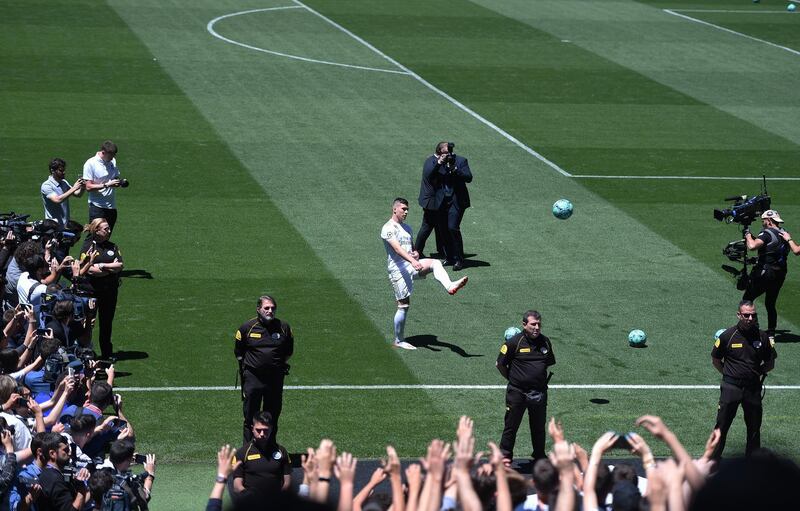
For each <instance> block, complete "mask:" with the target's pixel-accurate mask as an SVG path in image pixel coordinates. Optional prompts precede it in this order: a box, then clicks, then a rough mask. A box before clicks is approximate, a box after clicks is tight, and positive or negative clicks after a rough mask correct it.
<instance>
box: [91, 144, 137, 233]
mask: <svg viewBox="0 0 800 511" xmlns="http://www.w3.org/2000/svg"><path fill="white" fill-rule="evenodd" d="M116 156H117V144H115V143H114V142H112V141H110V140H106V141H105V142H103V144H102V145H101V146H100V150H99V151H98V152H97V154H95V155H94V156H93V157H91V158H89V159H88V160H86V163H85V164H84V165H83V179H84V180H85V181H86V184H85V186H86V189H87V190H88V191H89V221H90V222H91V221H92V220H94V219H96V218H104V219H106V221H108V226H109V234H110V232H111V231H112V230H113V229H114V225H115V224H116V223H117V201H116V197H115V188H118V187H120V186H122V187H123V188H124V187H125V186H127V183H128V181H127V180H125V179H120V176H119V169H118V168H117V159H116Z"/></svg>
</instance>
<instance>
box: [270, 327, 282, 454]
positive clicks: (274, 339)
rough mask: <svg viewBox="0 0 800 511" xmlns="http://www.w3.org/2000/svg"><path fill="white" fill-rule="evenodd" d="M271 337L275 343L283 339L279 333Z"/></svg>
mask: <svg viewBox="0 0 800 511" xmlns="http://www.w3.org/2000/svg"><path fill="white" fill-rule="evenodd" d="M271 337H272V340H273V341H277V340H278V339H280V338H281V334H279V333H278V332H275V333H274V334H272V336H271ZM275 459H276V460H277V459H278V458H275Z"/></svg>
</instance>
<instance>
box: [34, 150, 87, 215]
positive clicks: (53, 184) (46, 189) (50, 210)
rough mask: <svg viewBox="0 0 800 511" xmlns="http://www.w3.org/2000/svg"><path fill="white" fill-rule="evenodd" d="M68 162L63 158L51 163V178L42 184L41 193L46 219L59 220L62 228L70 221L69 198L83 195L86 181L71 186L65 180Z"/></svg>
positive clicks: (79, 181) (78, 181)
mask: <svg viewBox="0 0 800 511" xmlns="http://www.w3.org/2000/svg"><path fill="white" fill-rule="evenodd" d="M66 173H67V162H65V161H64V160H62V159H61V158H53V159H52V160H51V161H50V177H49V178H47V180H46V181H45V182H44V183H42V186H41V193H42V202H43V203H44V217H45V218H48V219H53V220H57V221H58V223H59V224H61V226H62V227H64V226H66V225H67V222H68V221H69V198H70V197H72V196H75V197H80V196H81V195H83V189H84V188H83V187H84V184H85V181H84V180H83V178H80V179H78V180H77V181H75V184H74V185H70V184H69V181H67V180H66V179H65V176H66Z"/></svg>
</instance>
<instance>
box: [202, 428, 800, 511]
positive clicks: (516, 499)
mask: <svg viewBox="0 0 800 511" xmlns="http://www.w3.org/2000/svg"><path fill="white" fill-rule="evenodd" d="M635 426H636V427H638V428H640V429H641V430H643V431H647V432H648V433H649V434H650V435H651V436H652V437H653V438H654V439H655V440H657V441H659V442H663V443H664V444H665V445H666V446H667V448H668V449H669V450H670V451H671V454H672V455H671V457H668V458H665V459H660V460H656V459H655V458H654V456H653V453H652V451H651V448H650V446H649V445H648V443H647V442H646V441H645V439H644V438H643V437H642V436H640V435H639V434H638V433H635V432H629V433H626V434H624V435H621V434H619V433H615V432H613V431H609V432H606V433H604V434H603V435H601V436H600V438H598V439H597V441H596V442H595V444H594V446H592V448H591V451H590V452H587V451H586V450H585V449H584V448H583V447H581V446H580V445H578V444H576V443H571V442H569V441H568V440H567V437H566V435H565V431H564V428H563V427H562V425H561V424H560V423H558V422H556V421H555V419H551V420H550V423H549V426H548V429H549V434H550V437H551V439H552V450H551V452H550V453H549V455H548V457H547V458H542V459H539V460H536V461H535V463H534V465H533V470H532V477H531V478H530V479H528V478H527V477H526V476H524V475H523V474H521V473H519V472H517V471H516V470H514V469H512V468H511V467H510V466H509V465H508V464H507V463H504V459H503V455H502V453H501V452H500V450H499V449H498V447H497V445H495V444H494V443H492V442H489V444H488V451H487V453H488V459H486V457H485V456H484V453H483V452H477V453H476V452H475V450H476V446H475V438H474V435H473V421H472V420H471V419H470V418H468V417H461V419H460V420H459V423H458V427H457V429H456V432H455V440H454V441H453V442H452V443H447V442H444V441H442V440H438V439H436V440H433V441H431V443H430V445H429V446H428V450H427V454H426V455H425V456H424V457H423V458H420V460H419V463H409V464H407V465H406V467H405V469H403V467H402V465H401V462H400V459H399V457H398V454H397V453H396V452H395V449H394V448H393V447H392V446H387V448H386V457H385V458H384V459H383V461H382V466H381V467H379V468H377V469H376V470H375V471H374V472H373V473H372V475H371V477H370V478H369V481H368V482H367V483H366V484H365V485H364V486H363V487H362V488H360V489H357V488H355V481H356V471H357V465H358V463H357V460H356V459H355V458H354V457H353V456H352V455H351V454H349V453H346V452H343V453H337V449H336V446H335V445H334V443H333V442H332V441H331V440H328V439H324V440H322V441H321V442H320V445H319V447H317V448H316V449H313V448H308V450H307V453H306V454H305V455H303V456H302V468H303V480H302V483H301V484H300V485H299V487H298V488H297V489H295V490H291V489H287V488H288V486H284V487H283V488H275V487H274V486H270V485H269V484H262V481H263V479H256V478H253V479H252V480H251V481H250V482H249V484H248V483H247V482H245V484H244V487H242V482H241V480H238V481H237V478H241V477H242V471H241V467H242V463H243V461H244V460H243V459H241V458H240V457H239V456H238V453H236V452H234V450H233V449H232V448H231V447H230V446H227V445H226V446H223V447H222V448H221V449H220V450H219V452H218V453H217V481H216V483H215V484H214V487H213V489H212V492H211V495H210V497H209V500H208V504H207V507H206V509H207V511H215V510H219V509H222V507H223V504H222V502H223V501H222V499H223V493H224V491H225V488H226V482H227V483H228V486H227V487H228V488H230V489H231V493H232V495H231V502H232V506H233V507H234V508H235V509H276V510H277V509H304V510H305V509H307V510H316V509H330V510H333V509H336V510H338V511H377V510H381V511H383V510H391V511H445V510H464V511H477V510H496V511H512V510H515V511H516V510H556V511H573V510H577V509H583V510H587V511H588V510H604V509H608V510H631V511H636V510H653V511H655V510H667V509H669V510H670V511H679V510H716V509H720V510H722V509H725V510H739V509H741V510H745V509H746V510H753V509H795V507H794V506H796V505H797V504H796V503H795V500H796V497H795V495H794V492H795V491H796V488H797V487H798V486H797V485H798V483H800V467H798V465H797V464H795V463H794V462H793V461H791V460H789V459H787V458H783V457H780V456H778V455H776V454H773V453H771V452H770V451H767V450H759V451H757V452H756V453H753V455H752V456H750V457H748V458H746V459H745V458H741V459H730V460H725V461H722V462H719V461H718V460H715V459H713V458H712V453H713V451H714V448H715V447H716V445H717V443H718V442H719V439H720V434H719V431H718V430H714V431H713V432H712V433H711V435H710V437H709V438H708V441H707V442H706V446H705V449H704V452H703V454H702V455H701V456H700V457H699V458H696V459H693V458H692V456H691V455H690V454H689V453H688V452H687V450H686V449H685V448H684V447H683V445H682V444H681V442H680V441H679V440H678V437H677V436H676V435H675V433H673V432H672V431H671V430H670V429H669V428H668V427H667V426H666V424H664V422H663V421H662V420H661V419H660V418H659V417H656V416H652V415H646V416H643V417H639V418H638V419H637V420H636V421H635ZM615 449H616V450H617V451H616V455H617V456H618V455H619V454H621V453H623V452H626V453H630V454H632V455H633V456H635V457H636V458H638V459H639V460H640V463H641V470H640V472H641V471H642V470H643V474H644V477H641V476H639V475H638V473H639V472H637V469H636V467H635V466H634V465H633V464H630V463H606V462H604V461H603V457H604V455H606V454H607V453H609V451H611V450H615ZM611 461H612V462H613V461H614V460H611ZM637 465H639V463H637ZM387 480H388V484H386V483H384V481H387ZM332 482H338V496H335V498H332V496H331V483H332Z"/></svg>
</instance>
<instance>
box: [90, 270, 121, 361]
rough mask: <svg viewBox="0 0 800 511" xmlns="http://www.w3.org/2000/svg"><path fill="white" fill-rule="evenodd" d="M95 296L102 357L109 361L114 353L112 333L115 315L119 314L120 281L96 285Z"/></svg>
mask: <svg viewBox="0 0 800 511" xmlns="http://www.w3.org/2000/svg"><path fill="white" fill-rule="evenodd" d="M93 287H94V294H95V298H97V322H98V324H99V329H100V338H99V344H100V357H101V358H104V359H108V358H110V357H111V356H112V354H113V352H114V347H113V345H112V343H111V331H112V329H113V328H114V315H115V314H116V312H117V295H118V294H119V281H118V280H116V279H114V281H113V282H110V283H109V284H108V285H102V286H100V285H94V284H93Z"/></svg>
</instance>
